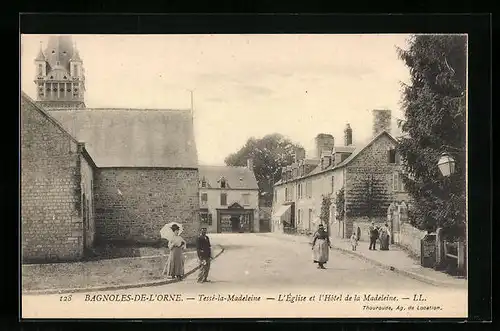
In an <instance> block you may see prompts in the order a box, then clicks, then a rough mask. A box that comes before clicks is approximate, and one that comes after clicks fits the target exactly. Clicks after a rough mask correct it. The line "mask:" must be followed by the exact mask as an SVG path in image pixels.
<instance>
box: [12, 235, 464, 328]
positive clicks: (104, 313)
mask: <svg viewBox="0 0 500 331" xmlns="http://www.w3.org/2000/svg"><path fill="white" fill-rule="evenodd" d="M209 237H210V239H211V242H212V245H213V246H215V245H222V246H223V247H224V248H225V251H224V252H223V253H222V254H221V255H220V256H219V257H218V258H216V259H215V260H214V261H212V268H211V271H210V275H209V278H210V280H211V282H210V283H203V284H199V283H197V282H196V276H197V272H195V273H194V274H191V275H190V276H188V277H187V278H186V279H185V280H183V281H182V282H178V283H172V284H167V285H162V286H154V287H141V288H132V289H122V290H110V291H105V292H88V293H73V294H66V295H65V294H61V295H58V294H54V295H23V301H22V307H23V316H24V317H31V318H33V317H34V318H36V317H52V318H58V317H60V318H63V317H75V318H76V317H81V318H85V317H94V318H108V317H122V318H148V317H162V318H182V317H184V318H194V317H223V316H224V317H231V316H232V317H256V316H271V317H272V316H275V317H276V316H281V317H295V316H301V314H302V315H304V316H305V315H307V316H309V317H314V316H316V317H328V316H330V317H352V316H358V317H363V316H366V317H368V316H373V317H381V316H382V315H380V311H378V310H380V309H396V308H395V307H403V306H399V305H401V304H407V303H408V304H415V303H417V304H420V305H422V304H423V306H418V307H417V310H418V309H420V308H419V307H422V308H421V309H420V310H421V311H419V312H414V313H412V316H417V315H418V316H422V317H430V316H443V314H445V315H447V316H465V315H464V314H466V313H465V311H466V309H467V290H466V289H443V288H439V287H436V286H433V285H428V284H425V283H423V282H420V281H417V280H414V279H410V278H408V277H406V276H403V275H400V274H397V273H395V272H392V271H388V270H384V269H381V268H378V267H375V266H373V265H372V264H370V263H368V262H365V261H364V260H362V259H360V258H356V257H353V256H351V255H346V254H345V253H341V252H340V251H337V250H335V249H333V250H331V251H330V261H329V262H328V264H327V269H326V270H321V269H317V267H316V265H315V264H313V262H312V251H311V246H310V245H308V243H307V242H304V241H303V242H294V241H291V240H287V239H283V238H279V237H273V236H269V235H264V234H209ZM377 253H380V254H384V252H382V251H381V252H377ZM325 294H326V295H327V297H328V298H329V299H328V300H327V301H332V302H330V303H329V304H327V305H325V302H323V303H322V302H305V301H306V298H309V297H310V296H312V295H316V297H317V298H320V297H321V295H325ZM354 294H358V295H359V296H360V297H361V300H360V301H359V302H357V303H356V302H353V301H352V302H346V300H345V298H346V296H347V295H354ZM367 294H369V295H371V296H372V297H375V296H377V297H378V299H374V302H369V301H372V300H370V299H368V300H367V299H366V297H365V296H366V295H367ZM228 295H235V296H236V297H240V298H241V297H245V296H246V297H255V296H257V297H258V296H260V297H261V299H260V301H256V302H248V300H246V299H243V300H241V301H245V300H246V301H247V302H239V303H234V300H233V303H231V302H229V301H231V300H227V299H224V300H222V301H221V300H220V298H222V297H225V298H227V296H228ZM141 296H142V297H143V299H141V300H139V301H133V300H132V301H129V300H130V298H139V297H141ZM338 296H342V297H341V298H342V299H340V300H337V299H336V297H338ZM390 296H395V297H397V299H395V300H393V301H392V302H389V301H390V299H387V298H386V297H390ZM106 297H107V299H106ZM124 297H128V298H129V299H127V300H125V299H122V298H124ZM270 297H272V298H270ZM417 297H418V298H423V297H426V298H427V299H419V301H420V302H413V301H412V300H414V299H413V298H417ZM175 298H179V300H180V301H182V302H175ZM323 298H325V296H323ZM280 299H281V301H280ZM289 299H291V301H289V302H288V303H289V304H290V305H289V307H288V308H286V307H285V306H283V304H287V302H286V301H287V300H289ZM237 300H239V299H237ZM300 300H303V302H300ZM263 301H264V302H263ZM402 301H403V302H404V303H402ZM410 301H411V302H410ZM367 302H368V306H367ZM259 303H262V304H260V305H259ZM264 303H265V304H264ZM443 303H444V304H445V305H444V306H442V305H443ZM179 304H181V306H179ZM200 304H203V305H200ZM304 304H307V307H306V306H304ZM394 304H396V305H394ZM247 305H251V307H252V308H251V309H250V310H249V309H247V308H244V307H248V306H247ZM391 305H392V306H391ZM390 307H393V308H390ZM435 307H438V308H439V309H437V308H435ZM304 308H306V309H307V310H304ZM228 309H229V310H228ZM332 309H334V311H332ZM405 309H406V308H405ZM424 309H433V310H424ZM372 310H373V311H372ZM443 310H445V311H443ZM385 313H387V315H384V316H386V317H390V316H406V315H405V314H406V313H405V310H402V311H394V310H388V311H385ZM297 314H298V315H297Z"/></svg>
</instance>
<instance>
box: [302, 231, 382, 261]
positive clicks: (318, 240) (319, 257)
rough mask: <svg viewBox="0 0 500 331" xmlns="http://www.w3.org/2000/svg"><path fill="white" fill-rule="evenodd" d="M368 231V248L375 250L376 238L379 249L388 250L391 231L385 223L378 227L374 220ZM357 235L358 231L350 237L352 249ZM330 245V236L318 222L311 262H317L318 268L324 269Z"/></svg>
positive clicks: (354, 246) (356, 243) (356, 242)
mask: <svg viewBox="0 0 500 331" xmlns="http://www.w3.org/2000/svg"><path fill="white" fill-rule="evenodd" d="M368 231H369V235H370V247H369V250H377V249H376V247H375V246H376V243H377V240H379V241H380V250H382V251H388V250H389V244H390V237H391V233H390V230H389V226H388V225H387V223H385V224H384V225H383V226H381V227H379V226H375V222H372V223H371V225H370V228H369V230H368ZM359 235H360V233H353V234H352V236H351V238H350V240H351V247H352V250H353V251H355V250H356V248H357V246H358V241H359V239H360V238H359ZM331 247H332V245H331V242H330V236H329V235H328V233H327V231H325V228H324V226H323V224H320V225H319V226H318V231H316V232H315V233H314V235H313V240H312V250H313V262H314V263H316V264H318V269H326V268H325V264H326V263H327V262H328V259H329V249H330V248H331Z"/></svg>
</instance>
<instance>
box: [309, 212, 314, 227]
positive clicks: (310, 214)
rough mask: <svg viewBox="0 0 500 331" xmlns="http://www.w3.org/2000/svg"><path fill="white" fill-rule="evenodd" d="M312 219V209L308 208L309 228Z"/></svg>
mask: <svg viewBox="0 0 500 331" xmlns="http://www.w3.org/2000/svg"><path fill="white" fill-rule="evenodd" d="M312 220H313V210H312V209H309V228H311V222H312Z"/></svg>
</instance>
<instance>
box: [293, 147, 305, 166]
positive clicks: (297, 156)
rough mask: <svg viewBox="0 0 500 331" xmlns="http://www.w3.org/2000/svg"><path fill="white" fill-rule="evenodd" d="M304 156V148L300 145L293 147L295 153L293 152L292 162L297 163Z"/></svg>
mask: <svg viewBox="0 0 500 331" xmlns="http://www.w3.org/2000/svg"><path fill="white" fill-rule="evenodd" d="M305 158H306V150H305V149H304V148H302V147H297V148H295V154H294V159H293V162H295V163H297V162H299V161H300V160H303V159H305Z"/></svg>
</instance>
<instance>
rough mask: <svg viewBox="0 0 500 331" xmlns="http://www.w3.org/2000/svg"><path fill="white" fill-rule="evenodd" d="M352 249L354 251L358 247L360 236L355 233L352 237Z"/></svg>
mask: <svg viewBox="0 0 500 331" xmlns="http://www.w3.org/2000/svg"><path fill="white" fill-rule="evenodd" d="M351 247H352V250H353V251H355V250H356V247H358V236H357V235H356V234H355V233H353V234H352V235H351Z"/></svg>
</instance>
